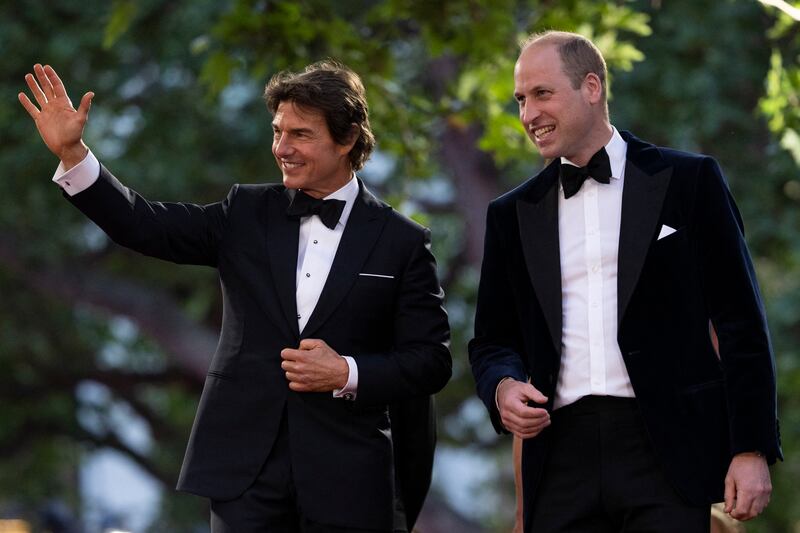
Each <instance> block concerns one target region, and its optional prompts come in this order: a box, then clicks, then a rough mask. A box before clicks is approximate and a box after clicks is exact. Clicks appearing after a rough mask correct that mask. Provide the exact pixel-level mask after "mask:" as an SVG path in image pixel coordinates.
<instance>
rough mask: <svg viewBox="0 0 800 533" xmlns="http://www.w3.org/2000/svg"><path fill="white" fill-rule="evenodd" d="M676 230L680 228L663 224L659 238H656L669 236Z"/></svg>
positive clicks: (659, 238)
mask: <svg viewBox="0 0 800 533" xmlns="http://www.w3.org/2000/svg"><path fill="white" fill-rule="evenodd" d="M676 231H678V230H676V229H675V228H670V227H669V226H667V225H666V224H664V225H663V226H661V232H660V233H659V234H658V239H656V240H657V241H660V240H661V239H663V238H664V237H669V236H670V235H672V234H673V233H675V232H676Z"/></svg>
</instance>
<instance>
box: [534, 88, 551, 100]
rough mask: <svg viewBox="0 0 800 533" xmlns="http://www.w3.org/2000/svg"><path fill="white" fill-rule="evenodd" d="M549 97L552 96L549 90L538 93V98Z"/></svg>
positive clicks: (540, 90)
mask: <svg viewBox="0 0 800 533" xmlns="http://www.w3.org/2000/svg"><path fill="white" fill-rule="evenodd" d="M547 96H550V91H549V90H547V89H539V90H538V91H536V98H545V97H547Z"/></svg>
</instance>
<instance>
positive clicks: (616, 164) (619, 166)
mask: <svg viewBox="0 0 800 533" xmlns="http://www.w3.org/2000/svg"><path fill="white" fill-rule="evenodd" d="M611 129H612V132H611V139H609V141H608V143H606V146H605V149H606V153H607V154H608V161H609V163H610V164H611V177H612V178H614V179H617V180H618V179H620V178H621V177H622V173H623V172H624V171H625V156H627V154H628V143H626V142H625V139H623V138H622V135H620V134H619V132H618V131H617V128H615V127H614V126H611ZM561 162H562V163H567V164H569V165H573V166H578V165H576V164H575V163H573V162H572V161H570V160H569V159H567V158H566V157H562V158H561Z"/></svg>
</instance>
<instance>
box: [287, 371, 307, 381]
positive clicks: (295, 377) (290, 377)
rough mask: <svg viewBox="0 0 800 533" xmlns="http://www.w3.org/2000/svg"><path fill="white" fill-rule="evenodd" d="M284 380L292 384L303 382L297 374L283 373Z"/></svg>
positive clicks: (301, 376) (300, 375) (301, 377)
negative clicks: (284, 375)
mask: <svg viewBox="0 0 800 533" xmlns="http://www.w3.org/2000/svg"><path fill="white" fill-rule="evenodd" d="M285 374H286V379H287V380H289V381H290V382H292V383H302V382H303V375H302V374H298V373H297V372H285Z"/></svg>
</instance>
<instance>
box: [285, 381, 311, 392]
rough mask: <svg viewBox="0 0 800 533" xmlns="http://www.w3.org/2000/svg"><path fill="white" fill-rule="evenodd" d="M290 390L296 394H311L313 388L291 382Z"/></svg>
mask: <svg viewBox="0 0 800 533" xmlns="http://www.w3.org/2000/svg"><path fill="white" fill-rule="evenodd" d="M289 388H290V389H292V390H293V391H295V392H309V391H310V390H311V387H309V386H308V385H305V384H303V383H297V382H296V381H290V382H289Z"/></svg>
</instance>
